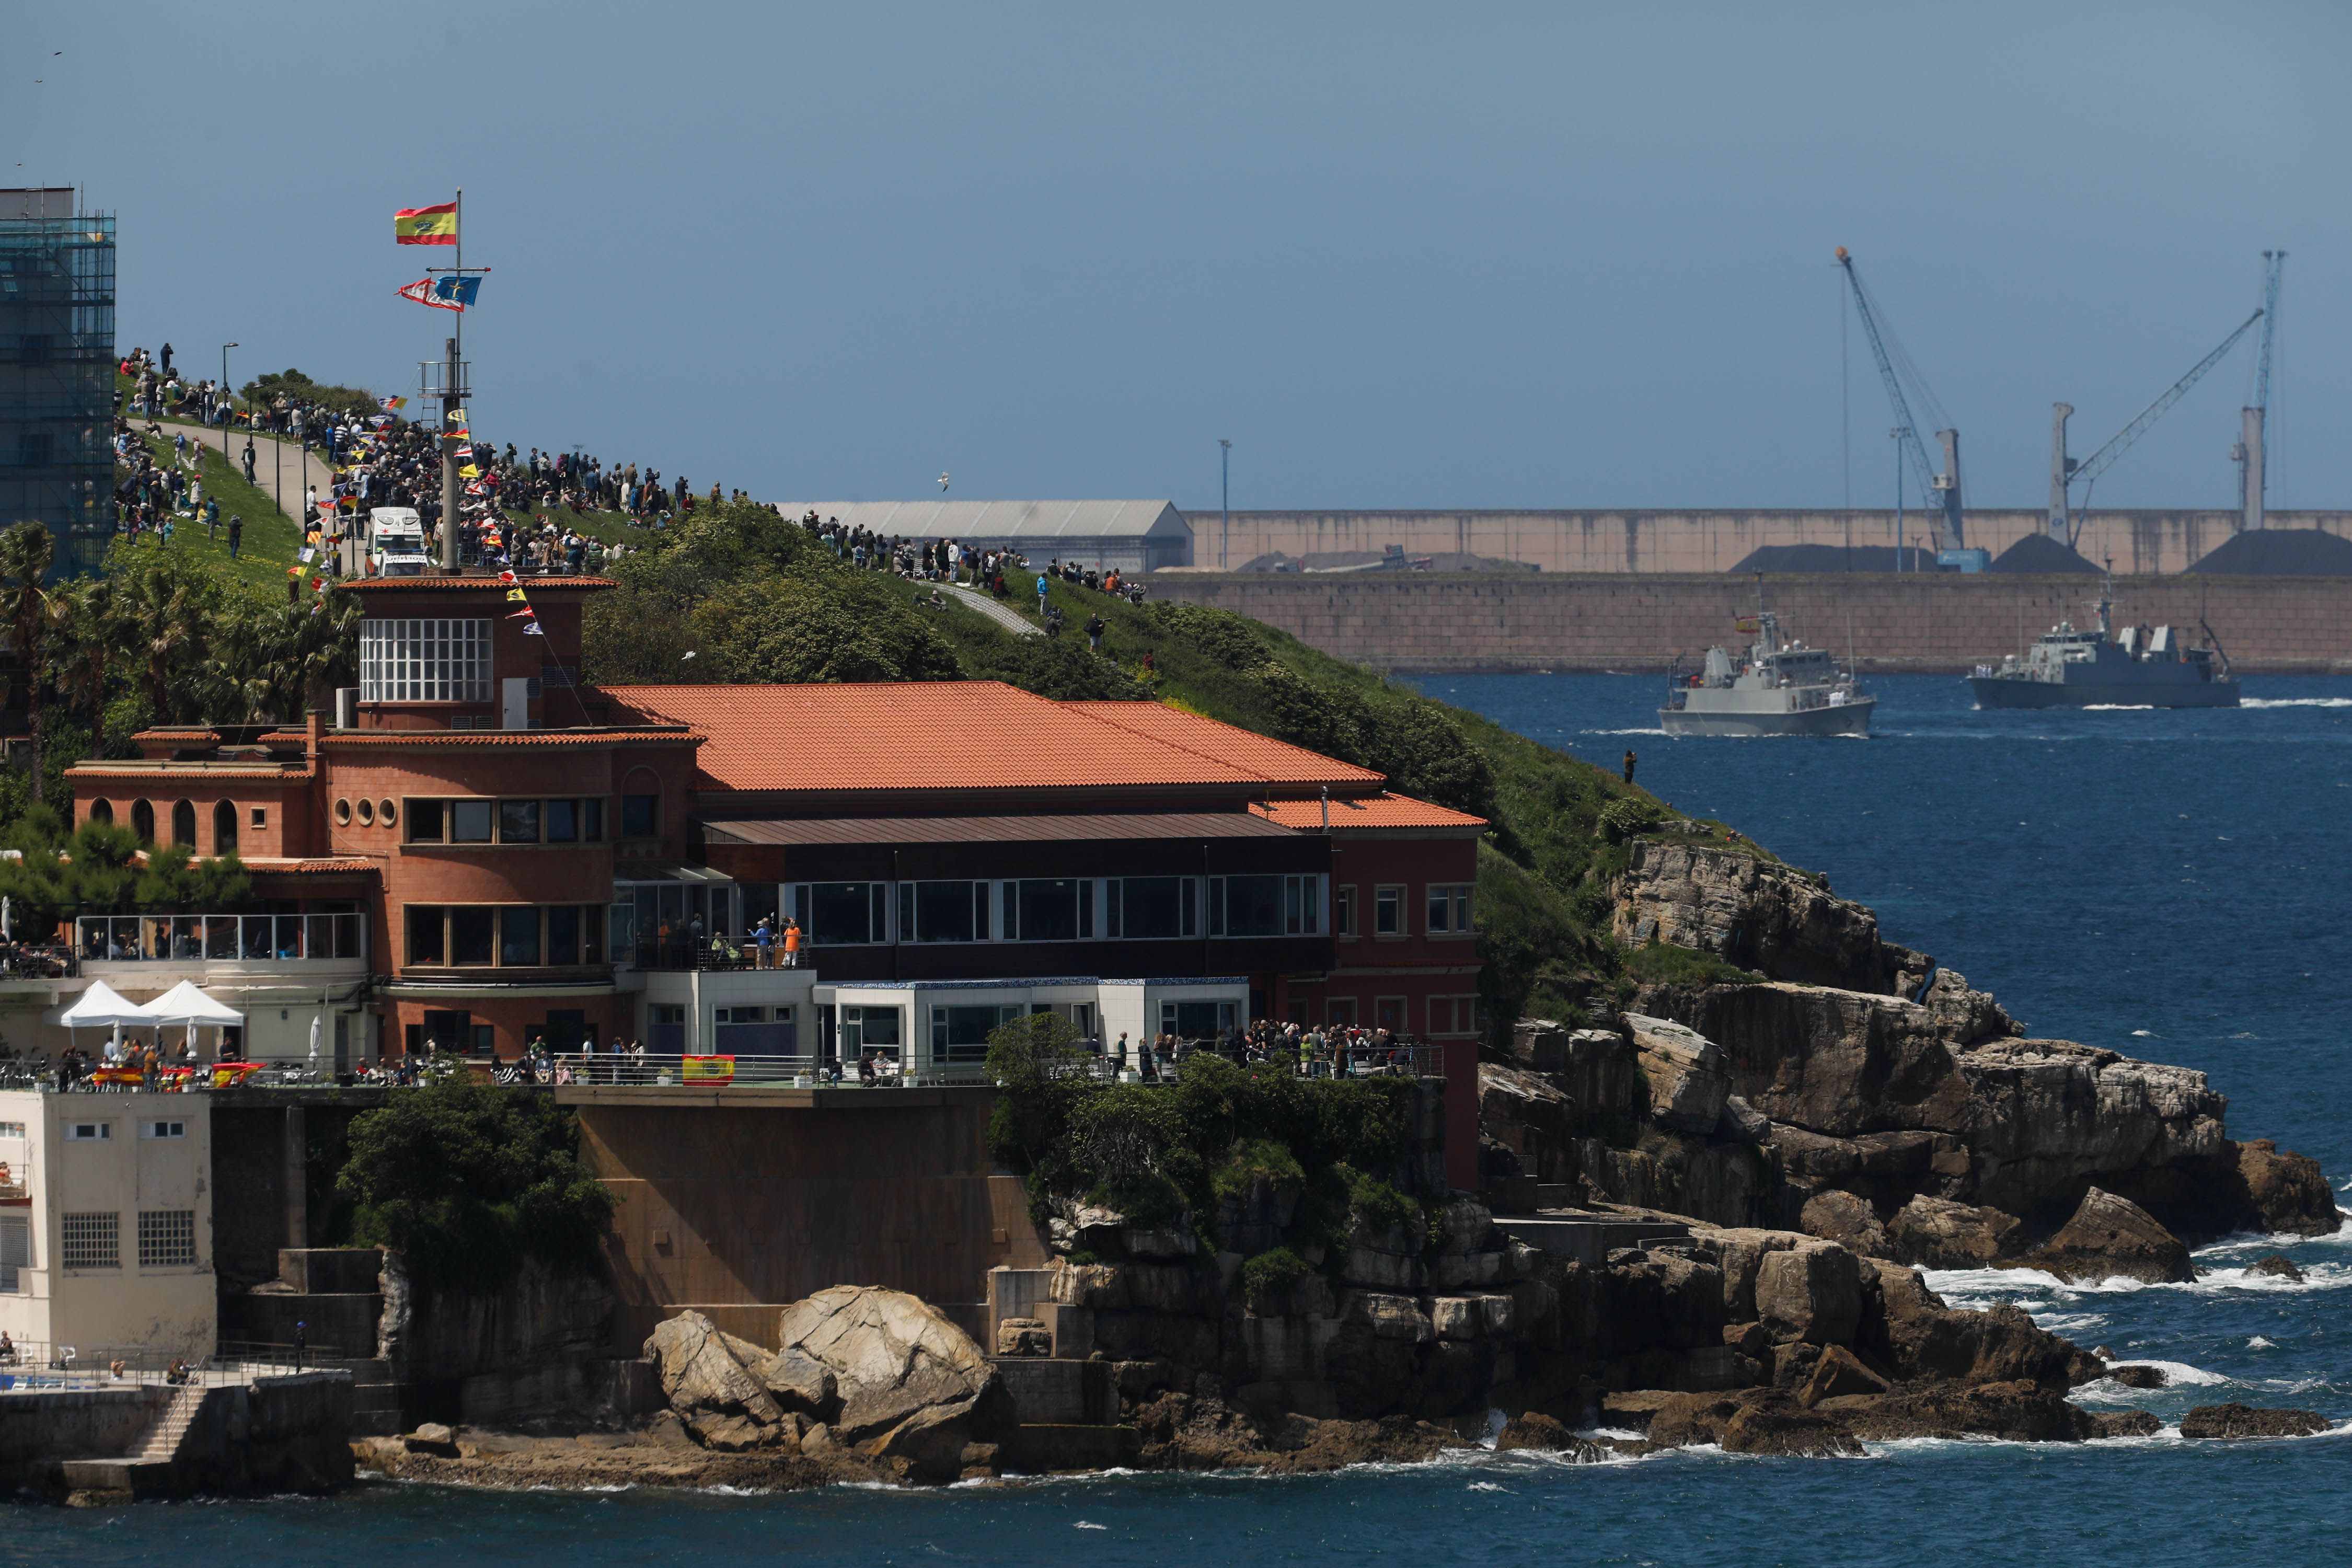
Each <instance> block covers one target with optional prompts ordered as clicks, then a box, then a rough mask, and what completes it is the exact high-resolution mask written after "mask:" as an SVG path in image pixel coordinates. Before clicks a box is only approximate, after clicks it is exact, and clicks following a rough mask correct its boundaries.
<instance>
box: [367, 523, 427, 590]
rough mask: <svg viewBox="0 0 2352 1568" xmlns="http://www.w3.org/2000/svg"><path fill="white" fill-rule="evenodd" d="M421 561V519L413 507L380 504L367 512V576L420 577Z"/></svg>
mask: <svg viewBox="0 0 2352 1568" xmlns="http://www.w3.org/2000/svg"><path fill="white" fill-rule="evenodd" d="M368 571H369V574H371V575H373V576H377V577H418V576H422V575H423V574H424V573H425V520H424V519H423V518H422V517H419V516H418V515H417V513H416V509H415V507H407V506H380V507H377V508H376V509H375V510H373V511H371V512H369V513H368Z"/></svg>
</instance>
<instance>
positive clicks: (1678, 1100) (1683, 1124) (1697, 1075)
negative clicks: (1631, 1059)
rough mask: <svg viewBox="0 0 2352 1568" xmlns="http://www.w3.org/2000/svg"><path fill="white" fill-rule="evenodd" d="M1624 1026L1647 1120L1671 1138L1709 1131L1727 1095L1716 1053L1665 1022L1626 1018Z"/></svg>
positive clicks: (1697, 1038) (1691, 1033)
mask: <svg viewBox="0 0 2352 1568" xmlns="http://www.w3.org/2000/svg"><path fill="white" fill-rule="evenodd" d="M1624 1022H1625V1027H1626V1030H1627V1032H1628V1033H1629V1034H1631V1035H1632V1036H1633V1047H1634V1049H1635V1050H1636V1051H1637V1052H1639V1053H1640V1060H1641V1067H1642V1074H1643V1078H1645V1079H1647V1080H1648V1082H1649V1086H1650V1119H1651V1120H1652V1121H1655V1122H1656V1123H1657V1124H1658V1125H1659V1126H1661V1127H1664V1128H1666V1129H1669V1130H1670V1131H1676V1132H1696V1133H1702V1134H1704V1133H1709V1132H1712V1131H1715V1125H1716V1123H1717V1121H1720V1120H1721V1119H1722V1116H1723V1105H1724V1101H1725V1100H1726V1099H1727V1098H1728V1097H1729V1095H1730V1093H1731V1080H1730V1079H1729V1078H1727V1077H1726V1076H1725V1074H1724V1068H1723V1051H1722V1048H1721V1047H1718V1046H1717V1045H1716V1043H1715V1042H1714V1041H1713V1040H1710V1039H1708V1038H1706V1037H1705V1036H1704V1035H1701V1034H1699V1033H1697V1032H1696V1030H1693V1029H1690V1028H1687V1027H1685V1026H1683V1025H1681V1024H1677V1023H1675V1022H1673V1021H1672V1020H1671V1019H1666V1018H1653V1017H1650V1016H1647V1015H1645V1014H1640V1013H1628V1014H1626V1015H1625V1017H1624Z"/></svg>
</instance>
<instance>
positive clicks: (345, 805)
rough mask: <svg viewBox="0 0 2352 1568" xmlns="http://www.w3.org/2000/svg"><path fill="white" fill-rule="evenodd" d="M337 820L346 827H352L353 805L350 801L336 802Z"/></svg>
mask: <svg viewBox="0 0 2352 1568" xmlns="http://www.w3.org/2000/svg"><path fill="white" fill-rule="evenodd" d="M335 820H336V821H337V822H338V823H341V825H342V826H345V827H349V826H351V823H352V803H351V802H350V801H347V800H339V801H337V802H335Z"/></svg>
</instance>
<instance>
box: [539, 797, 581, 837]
mask: <svg viewBox="0 0 2352 1568" xmlns="http://www.w3.org/2000/svg"><path fill="white" fill-rule="evenodd" d="M546 822H547V841H548V842H549V843H550V844H577V843H578V842H579V841H580V803H579V802H578V801H576V800H551V801H549V802H548V803H547V816H546Z"/></svg>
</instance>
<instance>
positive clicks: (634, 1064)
mask: <svg viewBox="0 0 2352 1568" xmlns="http://www.w3.org/2000/svg"><path fill="white" fill-rule="evenodd" d="M1202 1055H1217V1056H1222V1057H1224V1058H1225V1059H1227V1060H1233V1061H1237V1062H1238V1064H1239V1065H1241V1066H1243V1067H1245V1068H1252V1067H1254V1068H1262V1069H1264V1070H1266V1071H1272V1072H1286V1073H1291V1074H1295V1075H1296V1076H1297V1077H1301V1078H1317V1079H1356V1078H1376V1077H1400V1076H1402V1077H1413V1078H1440V1077H1443V1076H1444V1072H1445V1047H1444V1046H1431V1045H1422V1044H1412V1045H1402V1046H1391V1047H1387V1048H1386V1049H1381V1050H1375V1049H1373V1048H1372V1047H1363V1048H1361V1049H1357V1050H1343V1051H1341V1052H1339V1053H1338V1055H1337V1056H1336V1057H1330V1058H1318V1059H1310V1060H1309V1061H1307V1063H1305V1064H1304V1065H1303V1067H1302V1064H1300V1062H1299V1061H1298V1059H1297V1054H1296V1052H1295V1051H1294V1052H1293V1053H1292V1054H1290V1055H1288V1056H1283V1055H1280V1054H1275V1055H1271V1056H1266V1057H1260V1058H1249V1057H1248V1056H1246V1055H1244V1056H1243V1057H1241V1058H1234V1057H1233V1056H1231V1055H1230V1054H1229V1053H1226V1052H1223V1051H1215V1050H1213V1049H1212V1048H1211V1047H1209V1046H1207V1045H1206V1044H1205V1043H1203V1044H1202V1045H1200V1046H1198V1047H1192V1048H1188V1049H1186V1050H1184V1051H1181V1052H1180V1053H1178V1054H1177V1055H1176V1056H1175V1057H1174V1058H1171V1059H1169V1060H1164V1061H1163V1060H1160V1059H1158V1058H1155V1059H1154V1060H1153V1061H1152V1063H1151V1066H1150V1070H1149V1071H1148V1072H1147V1071H1146V1070H1145V1068H1144V1067H1143V1064H1142V1061H1141V1059H1140V1058H1129V1060H1128V1062H1127V1063H1126V1064H1125V1067H1124V1070H1122V1068H1121V1064H1120V1063H1119V1062H1118V1060H1116V1059H1115V1058H1110V1057H1105V1056H1089V1057H1087V1058H1082V1059H1081V1060H1080V1061H1079V1062H1077V1063H1076V1064H1075V1067H1076V1071H1077V1072H1079V1073H1082V1074H1084V1075H1085V1076H1087V1077H1090V1078H1094V1079H1099V1080H1102V1081H1106V1082H1108V1081H1112V1080H1123V1081H1129V1082H1145V1083H1151V1082H1159V1083H1174V1082H1177V1081H1178V1080H1179V1079H1181V1078H1182V1077H1183V1075H1184V1067H1185V1063H1186V1062H1187V1061H1189V1060H1196V1059H1198V1058H1200V1057H1201V1056H1202ZM870 1065H871V1076H870V1077H869V1076H868V1075H867V1073H866V1071H865V1070H863V1069H862V1068H861V1065H860V1063H859V1062H858V1060H857V1059H856V1058H851V1059H849V1060H847V1061H836V1060H832V1059H828V1058H821V1057H817V1056H814V1055H811V1056H736V1057H725V1056H704V1057H698V1056H687V1055H678V1054H656V1053H654V1052H636V1051H618V1052H604V1053H595V1054H581V1053H566V1054H562V1055H558V1056H554V1057H551V1058H543V1059H540V1060H530V1059H526V1060H525V1061H523V1062H520V1063H501V1064H500V1065H499V1075H500V1077H501V1078H502V1079H504V1080H505V1081H512V1082H520V1083H538V1084H554V1085H558V1086H566V1085H609V1086H613V1087H616V1088H645V1089H672V1088H676V1089H725V1088H729V1087H732V1086H736V1085H741V1086H744V1087H747V1088H768V1089H775V1088H803V1089H834V1088H840V1089H859V1088H877V1089H890V1088H898V1087H901V1086H909V1085H923V1086H939V1085H947V1086H963V1085H985V1084H988V1083H990V1082H992V1081H993V1080H992V1078H991V1076H990V1074H989V1071H988V1068H987V1064H986V1063H985V1062H984V1061H982V1060H980V1059H976V1058H968V1059H963V1060H954V1059H950V1060H939V1059H934V1060H931V1061H914V1062H909V1063H906V1064H903V1065H902V1064H901V1063H900V1061H899V1059H898V1058H897V1057H896V1056H895V1055H894V1056H888V1057H877V1058H875V1059H874V1060H873V1061H872V1062H871V1064H870Z"/></svg>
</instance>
